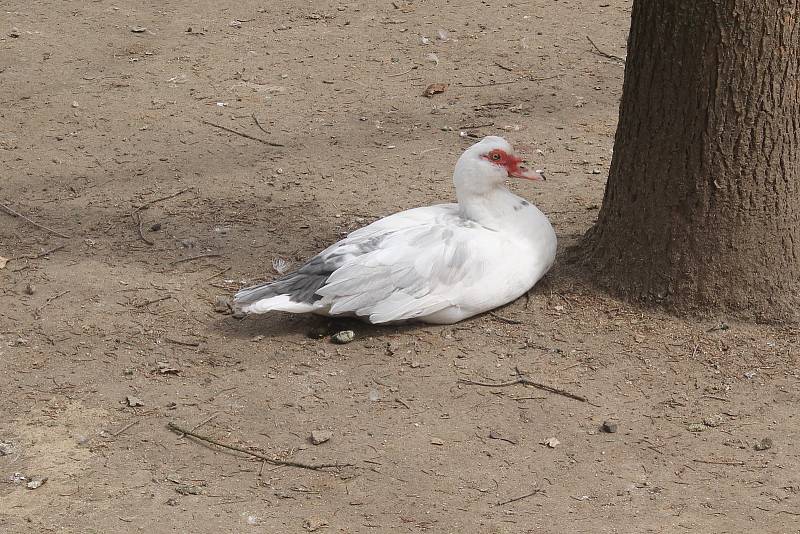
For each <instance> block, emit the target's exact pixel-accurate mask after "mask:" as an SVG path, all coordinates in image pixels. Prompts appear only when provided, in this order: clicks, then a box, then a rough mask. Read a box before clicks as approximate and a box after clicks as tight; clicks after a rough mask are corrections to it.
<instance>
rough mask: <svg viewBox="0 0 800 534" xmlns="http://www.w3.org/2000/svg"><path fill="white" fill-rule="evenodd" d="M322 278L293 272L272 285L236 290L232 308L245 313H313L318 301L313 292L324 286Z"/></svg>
mask: <svg viewBox="0 0 800 534" xmlns="http://www.w3.org/2000/svg"><path fill="white" fill-rule="evenodd" d="M328 274H329V273H325V275H316V274H305V273H299V272H295V273H292V274H289V275H286V276H284V277H282V278H279V279H278V280H275V281H274V282H267V283H264V284H258V285H255V286H251V287H246V288H244V289H241V290H239V292H238V293H236V295H234V297H233V303H234V306H235V307H236V308H239V309H241V310H242V311H243V312H245V313H266V312H268V311H273V310H276V311H286V312H292V313H305V312H310V311H313V310H314V308H315V306H314V303H315V302H317V301H318V300H319V299H320V298H322V297H321V296H320V295H317V294H316V292H317V290H318V289H319V288H320V287H322V286H323V285H325V281H326V280H327V278H328Z"/></svg>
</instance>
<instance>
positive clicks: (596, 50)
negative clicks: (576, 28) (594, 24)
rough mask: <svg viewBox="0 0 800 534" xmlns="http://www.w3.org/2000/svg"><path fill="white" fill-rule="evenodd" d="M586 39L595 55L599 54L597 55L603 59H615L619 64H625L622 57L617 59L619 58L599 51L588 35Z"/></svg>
mask: <svg viewBox="0 0 800 534" xmlns="http://www.w3.org/2000/svg"><path fill="white" fill-rule="evenodd" d="M586 39H587V40H588V41H589V42H590V43H591V44H592V47H594V51H595V53H597V54H599V55H601V56H603V57H606V58H608V59H615V60H617V61H621V62H623V63H625V58H624V57H619V56H615V55H614V54H609V53H608V52H603V51H602V50H600V47H599V46H597V45H596V44H594V41H592V38H591V37H589V36H588V35H587V36H586Z"/></svg>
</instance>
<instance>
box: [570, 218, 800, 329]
mask: <svg viewBox="0 0 800 534" xmlns="http://www.w3.org/2000/svg"><path fill="white" fill-rule="evenodd" d="M613 250H614V249H612V248H609V247H608V245H606V244H604V243H603V242H602V241H601V240H600V239H599V238H598V236H597V232H596V227H593V228H591V229H590V230H589V231H588V232H587V233H586V235H585V236H583V238H582V239H581V240H580V241H579V242H578V243H577V244H576V245H573V246H572V247H570V248H569V249H567V251H566V252H565V254H564V260H565V262H566V263H568V264H570V266H571V269H570V270H571V271H572V274H573V275H575V276H576V277H577V278H580V279H581V280H582V281H583V282H585V283H587V284H589V285H591V286H594V287H595V288H597V289H599V290H601V291H603V292H605V293H608V294H609V295H610V296H612V297H614V298H618V299H620V300H623V301H626V302H630V303H632V304H637V305H641V306H644V307H647V308H650V307H652V308H657V309H659V310H663V311H667V312H668V313H672V314H674V315H678V316H684V317H698V318H712V317H719V316H721V315H722V316H726V317H731V318H736V319H740V320H744V321H753V322H758V323H764V324H786V323H798V322H800V298H799V297H798V289H797V287H796V286H797V285H796V284H792V285H793V286H794V287H793V288H792V287H788V288H787V287H783V288H781V287H773V286H771V285H758V284H742V285H740V286H738V287H731V286H730V285H729V284H728V283H727V282H726V280H725V275H715V274H714V273H706V274H705V276H703V277H702V278H703V279H704V280H705V281H704V285H705V284H710V287H713V288H715V289H712V290H707V288H708V287H709V286H706V289H704V288H699V287H697V286H695V285H694V284H691V283H687V282H689V281H688V280H685V279H684V280H681V276H680V274H678V275H676V274H675V273H672V274H670V273H667V272H663V271H655V270H654V267H655V266H654V265H652V264H650V265H648V264H646V263H645V262H633V261H630V262H628V260H629V258H627V259H626V256H625V254H620V253H619V252H620V250H619V248H617V249H616V250H615V251H614V252H612V251H613ZM711 279H714V281H713V282H711Z"/></svg>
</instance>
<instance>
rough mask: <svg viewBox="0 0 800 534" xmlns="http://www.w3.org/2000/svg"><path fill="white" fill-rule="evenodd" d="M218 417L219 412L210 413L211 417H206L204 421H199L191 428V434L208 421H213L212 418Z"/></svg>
mask: <svg viewBox="0 0 800 534" xmlns="http://www.w3.org/2000/svg"><path fill="white" fill-rule="evenodd" d="M218 415H219V412H217V413H212V414H211V415H209V416H208V417H206V418H205V419H203V420H202V421H200V422H199V423H197V424H196V425H194V426H193V427H192V432H194V431H195V430H197V429H198V428H200V427H201V426H203V425H204V424H206V423H208V422H209V421H211V420H212V419H214V418H215V417H216V416H218Z"/></svg>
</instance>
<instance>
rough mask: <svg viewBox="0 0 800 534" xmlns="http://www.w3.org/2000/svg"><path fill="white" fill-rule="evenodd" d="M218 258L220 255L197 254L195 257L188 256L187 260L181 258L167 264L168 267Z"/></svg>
mask: <svg viewBox="0 0 800 534" xmlns="http://www.w3.org/2000/svg"><path fill="white" fill-rule="evenodd" d="M219 257H220V254H198V255H197V256H189V257H188V258H182V259H180V260H175V261H171V262H169V264H170V265H177V264H179V263H184V262H187V261H194V260H199V259H202V258H219Z"/></svg>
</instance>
